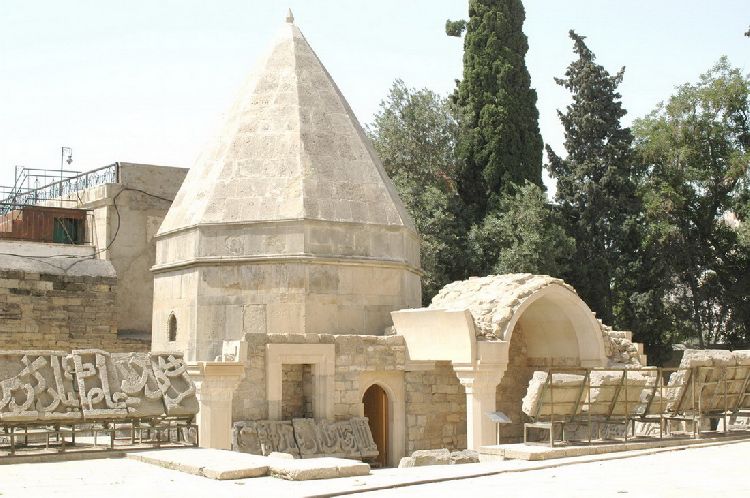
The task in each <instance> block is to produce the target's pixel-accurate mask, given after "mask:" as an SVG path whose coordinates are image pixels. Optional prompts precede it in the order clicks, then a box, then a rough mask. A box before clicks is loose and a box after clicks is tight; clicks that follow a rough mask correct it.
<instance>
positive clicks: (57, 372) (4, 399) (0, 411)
mask: <svg viewBox="0 0 750 498" xmlns="http://www.w3.org/2000/svg"><path fill="white" fill-rule="evenodd" d="M66 356H67V353H66V352H64V351H2V352H0V379H1V380H0V421H3V422H23V421H44V420H48V421H55V420H75V419H79V418H81V409H80V401H79V399H78V396H77V395H76V393H75V392H74V391H73V382H72V378H73V376H72V372H73V369H72V365H71V364H70V363H68V362H66Z"/></svg>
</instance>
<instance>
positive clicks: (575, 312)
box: [503, 284, 606, 367]
mask: <svg viewBox="0 0 750 498" xmlns="http://www.w3.org/2000/svg"><path fill="white" fill-rule="evenodd" d="M520 330H522V331H523V333H524V339H525V343H526V348H527V356H528V357H530V358H533V359H535V360H540V361H535V363H536V364H538V365H539V366H543V365H544V364H545V363H543V362H542V361H541V360H542V359H546V360H547V361H546V364H547V365H548V366H564V365H569V366H573V365H575V366H586V367H597V366H604V365H606V355H605V351H604V342H603V339H602V332H601V325H600V324H599V322H598V321H597V319H596V317H595V316H594V314H593V313H592V312H591V310H590V309H589V307H588V306H587V305H586V303H584V302H583V300H581V298H580V297H578V295H577V294H576V293H575V292H573V291H572V290H570V289H569V288H568V287H566V286H562V285H555V284H553V285H548V286H545V287H542V288H540V289H539V290H537V291H535V292H533V293H531V294H530V295H528V296H527V297H526V298H524V299H523V301H522V302H521V303H520V305H519V306H518V307H517V308H515V310H514V312H513V315H512V317H511V319H510V320H509V321H508V323H507V325H506V326H505V328H504V332H503V339H504V340H506V341H508V342H509V343H511V346H512V339H513V334H514V333H515V332H516V331H520Z"/></svg>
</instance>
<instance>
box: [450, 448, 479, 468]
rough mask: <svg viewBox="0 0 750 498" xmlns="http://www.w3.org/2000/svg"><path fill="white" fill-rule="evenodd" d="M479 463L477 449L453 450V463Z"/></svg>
mask: <svg viewBox="0 0 750 498" xmlns="http://www.w3.org/2000/svg"><path fill="white" fill-rule="evenodd" d="M462 463H479V452H478V451H475V450H461V451H452V452H451V464H453V465H458V464H462Z"/></svg>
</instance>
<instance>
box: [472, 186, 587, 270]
mask: <svg viewBox="0 0 750 498" xmlns="http://www.w3.org/2000/svg"><path fill="white" fill-rule="evenodd" d="M514 190H515V192H514V193H513V194H506V195H504V196H503V197H502V198H501V199H500V205H499V209H498V210H496V211H494V212H493V213H491V214H489V215H488V216H487V217H485V219H484V220H483V222H482V223H481V224H480V225H476V226H474V228H473V229H472V230H471V232H470V233H469V243H468V246H469V249H470V251H469V254H470V255H471V258H473V261H471V263H472V268H475V269H477V270H478V271H479V273H480V274H482V275H486V274H491V273H494V274H499V273H519V272H522V273H535V274H546V275H556V276H559V275H564V274H565V273H566V272H567V271H568V269H569V268H568V263H569V261H570V255H571V254H572V253H573V251H574V250H575V241H574V240H573V238H571V237H569V236H568V235H567V234H566V233H565V230H564V229H563V228H562V226H561V224H560V219H559V218H560V217H559V214H558V213H557V211H556V210H555V209H554V207H553V206H550V205H549V204H548V202H547V195H546V193H545V192H544V190H542V189H541V188H540V187H539V186H538V185H535V184H533V183H531V182H526V184H525V185H524V186H522V187H520V188H517V189H514Z"/></svg>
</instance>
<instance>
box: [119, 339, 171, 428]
mask: <svg viewBox="0 0 750 498" xmlns="http://www.w3.org/2000/svg"><path fill="white" fill-rule="evenodd" d="M110 357H111V359H112V364H113V368H112V369H111V370H112V373H113V374H114V375H113V377H112V378H110V382H109V384H110V386H111V388H112V389H116V390H118V391H121V392H123V393H125V395H126V396H127V398H125V406H126V408H127V412H128V413H127V414H128V416H129V417H139V418H146V417H158V416H160V415H162V414H163V413H164V403H163V402H162V392H161V389H160V387H159V384H158V383H157V382H156V376H155V375H154V369H153V367H152V365H151V356H150V355H149V354H148V353H111V355H110Z"/></svg>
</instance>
